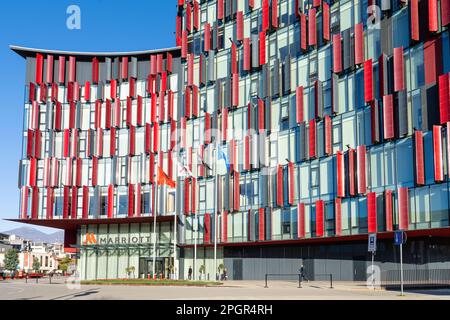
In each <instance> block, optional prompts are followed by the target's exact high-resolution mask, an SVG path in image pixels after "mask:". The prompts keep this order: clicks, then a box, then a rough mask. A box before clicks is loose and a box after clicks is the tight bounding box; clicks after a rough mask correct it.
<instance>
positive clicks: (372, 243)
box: [368, 233, 377, 290]
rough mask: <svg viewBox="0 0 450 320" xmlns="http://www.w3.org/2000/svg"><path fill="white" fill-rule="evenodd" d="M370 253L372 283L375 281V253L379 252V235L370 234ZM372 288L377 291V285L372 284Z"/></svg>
mask: <svg viewBox="0 0 450 320" xmlns="http://www.w3.org/2000/svg"><path fill="white" fill-rule="evenodd" d="M368 251H369V252H371V253H372V282H373V281H375V277H374V276H373V274H374V265H373V261H374V257H375V252H376V251H377V234H376V233H370V234H369V243H368ZM372 287H373V289H374V290H375V285H374V284H373V283H372Z"/></svg>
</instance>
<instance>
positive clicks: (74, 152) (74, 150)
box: [70, 130, 78, 158]
mask: <svg viewBox="0 0 450 320" xmlns="http://www.w3.org/2000/svg"><path fill="white" fill-rule="evenodd" d="M70 157H71V158H76V157H78V130H72V132H71V144H70Z"/></svg>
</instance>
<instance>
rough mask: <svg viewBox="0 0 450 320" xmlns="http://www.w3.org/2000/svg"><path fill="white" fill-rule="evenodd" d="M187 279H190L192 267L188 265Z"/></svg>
mask: <svg viewBox="0 0 450 320" xmlns="http://www.w3.org/2000/svg"><path fill="white" fill-rule="evenodd" d="M188 279H189V280H191V279H192V267H189V270H188Z"/></svg>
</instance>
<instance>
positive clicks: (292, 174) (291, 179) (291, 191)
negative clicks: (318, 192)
mask: <svg viewBox="0 0 450 320" xmlns="http://www.w3.org/2000/svg"><path fill="white" fill-rule="evenodd" d="M288 181H289V198H288V203H289V205H291V206H292V205H294V200H295V187H294V186H295V185H294V183H295V168H294V163H293V162H289V163H288Z"/></svg>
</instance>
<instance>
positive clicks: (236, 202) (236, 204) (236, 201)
mask: <svg viewBox="0 0 450 320" xmlns="http://www.w3.org/2000/svg"><path fill="white" fill-rule="evenodd" d="M240 208H241V199H240V186H239V172H237V171H234V172H233V209H234V211H239V210H240Z"/></svg>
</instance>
